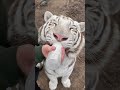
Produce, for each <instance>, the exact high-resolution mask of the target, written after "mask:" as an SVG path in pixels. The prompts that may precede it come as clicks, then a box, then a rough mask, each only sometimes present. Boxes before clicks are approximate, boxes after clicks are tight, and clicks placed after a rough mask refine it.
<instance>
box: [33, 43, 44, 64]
mask: <svg viewBox="0 0 120 90" xmlns="http://www.w3.org/2000/svg"><path fill="white" fill-rule="evenodd" d="M44 58H45V57H44V55H43V53H42V45H40V46H35V61H36V62H42V60H43V59H44Z"/></svg>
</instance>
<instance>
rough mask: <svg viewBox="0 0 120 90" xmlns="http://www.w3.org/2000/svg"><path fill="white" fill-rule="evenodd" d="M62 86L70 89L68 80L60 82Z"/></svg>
mask: <svg viewBox="0 0 120 90" xmlns="http://www.w3.org/2000/svg"><path fill="white" fill-rule="evenodd" d="M62 84H63V86H64V87H66V88H70V86H71V82H70V79H67V80H65V81H62Z"/></svg>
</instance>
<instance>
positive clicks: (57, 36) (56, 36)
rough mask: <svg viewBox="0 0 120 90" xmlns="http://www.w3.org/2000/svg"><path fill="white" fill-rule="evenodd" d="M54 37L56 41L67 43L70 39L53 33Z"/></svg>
mask: <svg viewBox="0 0 120 90" xmlns="http://www.w3.org/2000/svg"><path fill="white" fill-rule="evenodd" d="M53 36H54V37H55V38H56V40H58V41H65V40H67V39H68V38H66V37H64V36H62V35H60V34H56V33H53Z"/></svg>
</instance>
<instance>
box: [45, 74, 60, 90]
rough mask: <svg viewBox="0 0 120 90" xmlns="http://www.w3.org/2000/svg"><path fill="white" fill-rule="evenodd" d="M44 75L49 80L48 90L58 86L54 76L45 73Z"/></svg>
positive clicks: (53, 89)
mask: <svg viewBox="0 0 120 90" xmlns="http://www.w3.org/2000/svg"><path fill="white" fill-rule="evenodd" d="M46 74H47V76H48V78H49V80H50V81H49V88H50V90H55V89H56V88H57V85H58V80H57V77H55V76H54V75H52V74H49V73H47V72H46Z"/></svg>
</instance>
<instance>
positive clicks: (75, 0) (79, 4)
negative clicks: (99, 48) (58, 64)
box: [35, 0, 85, 90]
mask: <svg viewBox="0 0 120 90" xmlns="http://www.w3.org/2000/svg"><path fill="white" fill-rule="evenodd" d="M40 1H41V0H35V4H36V5H35V6H36V15H35V16H36V18H35V19H36V26H37V28H39V27H40V26H41V25H42V24H43V23H44V20H43V14H44V12H45V11H51V12H52V13H53V14H56V15H61V14H62V15H66V16H69V17H71V18H72V19H74V20H77V21H79V22H80V21H85V6H84V5H85V0H49V2H48V5H47V6H40ZM84 52H85V50H82V52H81V53H80V54H79V56H78V58H77V62H76V64H75V68H74V70H73V73H72V75H71V76H70V79H71V83H72V85H71V88H69V89H66V88H64V87H63V86H62V84H61V82H60V80H59V84H58V88H57V90H84V84H85V54H84ZM39 76H40V78H38V81H37V82H38V84H39V86H40V87H41V89H42V90H49V88H48V82H49V80H48V78H47V77H46V75H45V73H44V69H43V70H42V72H40V74H39Z"/></svg>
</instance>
